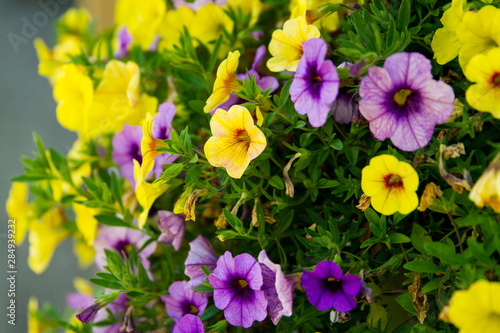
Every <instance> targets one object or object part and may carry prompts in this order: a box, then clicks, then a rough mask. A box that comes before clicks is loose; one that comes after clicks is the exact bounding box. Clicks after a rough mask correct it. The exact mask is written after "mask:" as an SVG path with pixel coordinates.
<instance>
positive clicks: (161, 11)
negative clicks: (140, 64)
mask: <svg viewBox="0 0 500 333" xmlns="http://www.w3.org/2000/svg"><path fill="white" fill-rule="evenodd" d="M166 12H167V4H166V1H165V0H146V1H136V0H119V1H118V2H117V3H116V8H115V25H116V26H117V27H121V26H123V25H127V27H128V29H129V31H130V33H131V34H132V36H133V40H134V44H138V45H140V46H141V48H142V49H143V50H147V49H148V48H149V46H150V45H151V43H153V41H154V39H155V36H156V34H157V33H158V29H159V26H160V24H161V22H162V21H163V18H164V16H165V14H166Z"/></svg>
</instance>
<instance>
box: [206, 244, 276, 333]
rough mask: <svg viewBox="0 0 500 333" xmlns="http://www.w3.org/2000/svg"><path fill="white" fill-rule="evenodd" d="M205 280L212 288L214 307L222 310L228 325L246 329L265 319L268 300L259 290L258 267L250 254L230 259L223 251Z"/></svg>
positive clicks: (228, 254) (260, 274) (259, 272)
mask: <svg viewBox="0 0 500 333" xmlns="http://www.w3.org/2000/svg"><path fill="white" fill-rule="evenodd" d="M208 279H209V281H210V284H211V285H212V287H214V302H215V306H216V307H217V308H218V309H220V310H224V317H225V318H226V320H227V321H228V322H229V324H231V325H233V326H243V327H244V328H249V327H250V326H252V324H253V322H254V321H255V320H257V321H263V320H264V319H265V318H266V316H267V311H266V307H267V303H268V302H267V299H266V297H265V296H264V291H263V290H261V288H262V284H263V278H262V270H261V268H260V265H259V264H258V263H257V261H256V260H255V259H254V258H253V257H252V256H251V255H249V254H247V253H243V254H240V255H238V256H236V257H234V259H233V256H232V255H231V253H230V252H229V251H226V253H225V254H224V255H223V256H221V257H220V258H219V260H217V267H216V268H215V270H214V272H213V274H210V275H209V276H208Z"/></svg>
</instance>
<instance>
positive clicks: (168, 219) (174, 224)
mask: <svg viewBox="0 0 500 333" xmlns="http://www.w3.org/2000/svg"><path fill="white" fill-rule="evenodd" d="M158 228H160V231H161V235H160V237H158V242H162V243H167V244H168V245H171V246H172V247H173V248H174V250H175V251H178V250H179V249H180V247H181V244H182V239H183V238H184V231H185V230H186V221H185V220H184V218H183V217H182V216H181V215H177V214H174V213H172V212H169V211H166V210H160V211H158Z"/></svg>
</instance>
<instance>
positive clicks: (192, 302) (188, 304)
mask: <svg viewBox="0 0 500 333" xmlns="http://www.w3.org/2000/svg"><path fill="white" fill-rule="evenodd" d="M168 292H169V294H170V295H166V296H161V300H162V301H163V302H165V309H166V310H167V314H168V316H169V317H171V318H176V319H181V318H182V317H183V316H185V315H187V314H193V315H197V316H199V315H201V314H202V313H203V311H205V309H206V307H207V303H208V299H207V298H206V297H204V296H203V294H202V293H200V292H198V291H194V290H193V289H192V288H191V286H190V285H189V283H188V282H187V281H176V282H174V283H172V284H171V285H170V287H169V288H168Z"/></svg>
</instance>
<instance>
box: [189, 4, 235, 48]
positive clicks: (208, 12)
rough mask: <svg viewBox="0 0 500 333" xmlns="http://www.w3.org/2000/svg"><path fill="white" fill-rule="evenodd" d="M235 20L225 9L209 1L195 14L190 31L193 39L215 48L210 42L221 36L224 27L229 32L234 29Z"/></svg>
mask: <svg viewBox="0 0 500 333" xmlns="http://www.w3.org/2000/svg"><path fill="white" fill-rule="evenodd" d="M233 27H234V22H233V20H231V19H230V18H229V16H227V14H226V13H225V12H224V9H223V8H222V7H220V6H218V5H216V4H213V3H209V4H207V5H205V6H203V7H201V8H200V9H199V10H198V11H197V12H196V14H195V17H194V20H193V22H192V26H191V29H190V32H191V34H192V37H193V39H199V40H200V41H201V42H202V43H203V44H205V45H207V46H209V49H213V44H209V42H211V41H214V40H216V39H217V38H219V36H220V35H221V34H223V32H222V28H224V29H225V30H226V31H227V32H229V33H231V32H232V31H233Z"/></svg>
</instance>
